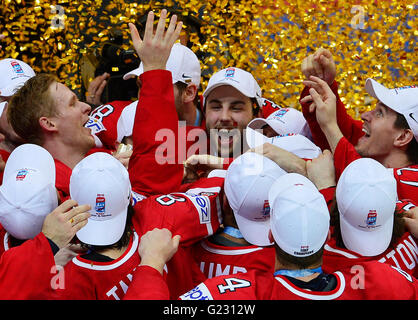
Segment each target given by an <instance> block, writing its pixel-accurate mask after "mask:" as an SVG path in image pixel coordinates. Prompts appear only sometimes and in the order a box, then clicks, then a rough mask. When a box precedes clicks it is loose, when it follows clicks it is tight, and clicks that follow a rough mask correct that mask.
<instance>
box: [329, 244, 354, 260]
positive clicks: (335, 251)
mask: <svg viewBox="0 0 418 320" xmlns="http://www.w3.org/2000/svg"><path fill="white" fill-rule="evenodd" d="M324 250H327V251H330V252H334V253H338V254H341V255H343V256H344V257H346V258H349V259H358V257H357V256H355V255H354V254H351V253H348V252H345V251H343V250H338V249H335V248H332V247H330V246H329V245H328V244H326V245H325V246H324Z"/></svg>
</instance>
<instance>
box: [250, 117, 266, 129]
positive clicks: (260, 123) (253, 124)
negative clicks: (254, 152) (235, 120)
mask: <svg viewBox="0 0 418 320" xmlns="http://www.w3.org/2000/svg"><path fill="white" fill-rule="evenodd" d="M266 124H268V125H269V123H268V121H267V120H266V119H263V118H255V119H253V120H251V121H250V122H249V123H248V125H247V127H248V128H251V129H261V128H262V127H264V126H265V125H266Z"/></svg>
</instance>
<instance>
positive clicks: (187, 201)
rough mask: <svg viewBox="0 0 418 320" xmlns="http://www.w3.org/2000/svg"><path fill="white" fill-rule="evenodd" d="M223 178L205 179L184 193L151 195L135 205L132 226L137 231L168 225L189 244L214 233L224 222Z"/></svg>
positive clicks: (174, 233) (184, 243) (142, 231)
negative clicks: (221, 201) (221, 199)
mask: <svg viewBox="0 0 418 320" xmlns="http://www.w3.org/2000/svg"><path fill="white" fill-rule="evenodd" d="M223 182H224V179H223V178H219V177H213V178H206V179H202V180H201V182H200V184H199V187H198V188H193V189H189V190H188V191H187V192H185V193H170V194H163V195H158V196H152V197H149V198H146V199H144V200H142V201H139V202H138V203H137V204H136V205H135V206H134V210H135V214H134V216H133V220H132V222H133V225H134V228H135V230H136V231H137V232H138V234H145V233H146V232H147V231H150V230H153V229H154V228H159V229H162V228H167V229H169V230H170V231H171V232H172V233H173V236H174V235H176V234H179V235H180V236H181V244H182V245H183V246H188V245H191V244H194V243H196V242H197V241H200V240H201V239H203V238H205V237H207V236H210V235H212V234H213V233H214V232H215V231H216V230H217V229H218V228H219V226H220V224H221V223H222V211H221V210H222V208H221V203H220V193H221V192H222V187H223Z"/></svg>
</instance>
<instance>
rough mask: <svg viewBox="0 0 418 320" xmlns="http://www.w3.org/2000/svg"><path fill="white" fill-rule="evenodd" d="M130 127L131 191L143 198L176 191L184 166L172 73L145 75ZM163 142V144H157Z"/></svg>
mask: <svg viewBox="0 0 418 320" xmlns="http://www.w3.org/2000/svg"><path fill="white" fill-rule="evenodd" d="M140 77H141V80H142V83H143V86H142V88H141V91H140V99H139V100H138V105H137V111H136V113H135V122H134V127H133V133H132V139H133V153H132V156H131V158H130V160H129V175H130V180H131V183H132V189H133V190H134V191H135V192H137V193H140V194H143V195H152V194H164V193H169V192H172V191H174V190H178V189H179V187H180V184H181V181H182V178H183V165H182V163H178V161H177V141H176V140H177V137H178V116H177V112H176V109H175V103H174V93H173V84H172V78H171V73H170V72H169V71H167V70H153V71H148V72H144V73H143V74H142V75H141V76H140ZM158 140H164V141H158Z"/></svg>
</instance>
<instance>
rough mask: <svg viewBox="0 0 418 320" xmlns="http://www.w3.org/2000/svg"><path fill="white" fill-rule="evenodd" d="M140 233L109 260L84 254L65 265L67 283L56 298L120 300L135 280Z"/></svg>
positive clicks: (138, 259) (59, 289) (134, 235)
mask: <svg viewBox="0 0 418 320" xmlns="http://www.w3.org/2000/svg"><path fill="white" fill-rule="evenodd" d="M138 243H139V239H138V235H137V234H136V233H134V234H133V236H132V237H131V240H130V242H129V245H128V248H127V249H126V250H125V252H124V253H123V254H122V255H121V256H120V257H119V258H117V259H115V260H113V261H110V262H97V261H93V260H88V259H86V258H84V257H83V256H82V255H78V256H77V257H75V258H73V259H72V261H70V262H69V263H67V264H66V265H65V267H64V273H63V277H64V280H65V287H64V288H58V289H57V290H56V294H57V296H56V297H55V298H57V299H68V300H120V299H122V298H123V296H124V295H125V292H126V290H127V288H128V286H129V284H130V282H131V280H132V273H133V271H134V270H135V268H136V267H137V266H138V264H139V263H140V260H141V258H140V256H139V254H138Z"/></svg>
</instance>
